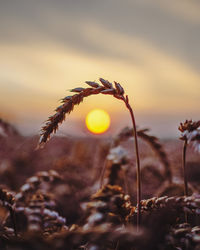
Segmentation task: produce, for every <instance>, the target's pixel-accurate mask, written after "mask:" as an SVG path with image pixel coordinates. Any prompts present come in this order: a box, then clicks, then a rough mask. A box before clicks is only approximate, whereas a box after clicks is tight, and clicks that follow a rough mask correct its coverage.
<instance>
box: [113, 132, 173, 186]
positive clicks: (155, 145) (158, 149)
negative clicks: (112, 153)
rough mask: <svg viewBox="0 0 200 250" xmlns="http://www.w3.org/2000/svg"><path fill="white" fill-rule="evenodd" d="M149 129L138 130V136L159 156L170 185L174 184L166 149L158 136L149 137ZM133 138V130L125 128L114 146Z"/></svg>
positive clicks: (117, 137)
mask: <svg viewBox="0 0 200 250" xmlns="http://www.w3.org/2000/svg"><path fill="white" fill-rule="evenodd" d="M148 132H149V129H139V130H137V136H138V137H139V138H141V139H142V140H144V141H145V142H146V143H147V144H149V146H150V147H151V148H152V150H153V151H154V152H155V154H156V155H157V157H158V159H159V160H160V162H161V163H162V165H163V166H164V170H165V173H164V176H165V178H167V179H168V181H169V183H171V182H172V172H171V168H170V164H169V160H168V157H167V154H166V153H165V151H164V148H163V146H162V144H161V143H160V142H159V139H158V138H157V137H156V136H153V135H149V134H148ZM132 136H133V134H132V129H131V128H129V127H125V128H124V129H122V131H121V132H120V133H119V134H118V135H117V136H116V138H115V141H114V146H115V147H116V146H117V145H119V144H120V142H121V141H124V140H127V139H129V138H131V137H132Z"/></svg>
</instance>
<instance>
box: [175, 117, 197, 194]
mask: <svg viewBox="0 0 200 250" xmlns="http://www.w3.org/2000/svg"><path fill="white" fill-rule="evenodd" d="M178 129H179V130H180V131H181V137H180V139H181V140H183V141H184V145H183V176H184V192H185V195H186V196H188V181H187V170H186V152H187V145H188V144H189V143H192V144H193V146H194V149H195V150H196V151H197V152H200V121H197V122H193V121H192V120H186V121H185V122H184V123H181V124H180V126H179V128H178Z"/></svg>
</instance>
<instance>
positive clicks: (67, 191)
mask: <svg viewBox="0 0 200 250" xmlns="http://www.w3.org/2000/svg"><path fill="white" fill-rule="evenodd" d="M100 82H101V85H100V84H98V83H95V82H86V83H87V84H88V85H89V86H90V88H76V89H73V90H72V92H76V93H77V94H75V95H73V96H67V97H65V98H63V100H62V102H63V104H62V105H61V106H60V107H58V108H57V109H56V114H55V115H53V116H51V117H50V118H49V119H48V121H47V123H46V125H45V126H44V127H43V128H42V134H41V138H40V142H39V146H44V144H45V143H46V142H47V140H49V137H50V135H51V133H52V132H55V131H56V130H57V129H58V125H59V124H60V123H61V122H63V120H64V118H65V114H67V113H70V112H71V111H72V110H73V107H74V106H75V105H78V104H79V103H80V102H81V101H82V100H83V98H84V97H87V96H89V95H92V94H99V93H102V94H109V95H112V96H114V97H115V98H118V99H120V100H123V101H125V104H127V105H129V104H128V97H124V90H123V88H122V87H121V85H120V84H118V83H116V82H115V83H114V84H115V85H114V87H113V85H112V83H110V82H109V81H106V80H104V79H100ZM0 128H1V130H0V131H1V132H2V133H1V134H0V145H1V150H0V156H1V159H0V181H1V187H0V249H2V250H19V249H20V250H21V249H22V250H23V249H24V250H25V249H33V250H40V249H41V250H42V249H44V250H45V249H52V250H64V249H69V250H70V249H71V250H72V249H77V250H81V249H85V250H103V249H107V250H112V249H113V250H124V249H127V250H128V249H130V250H134V249H137V250H146V249H150V250H151V249H152V250H165V249H166V250H171V249H172V250H173V249H174V250H180V249H183V250H186V249H189V250H190V249H191V250H192V249H195V250H198V249H200V194H199V191H200V190H199V189H200V188H199V178H198V176H199V177H200V168H198V167H200V166H199V161H200V157H199V154H198V152H199V145H200V143H199V134H200V132H199V131H200V130H199V129H200V121H197V122H193V121H187V120H186V122H185V123H181V124H180V127H179V130H180V131H181V139H182V140H183V142H184V147H183V153H182V152H181V151H182V150H181V144H180V142H178V141H177V142H174V141H173V142H170V141H169V142H166V143H165V144H164V146H163V145H162V144H161V142H160V141H159V140H158V139H157V138H156V137H155V136H152V135H150V134H149V130H148V129H142V130H140V129H137V131H136V129H134V131H133V128H125V129H123V130H122V131H121V132H120V133H119V134H118V135H117V136H116V137H115V138H114V139H112V143H111V142H110V140H106V139H98V140H97V139H91V138H90V139H78V138H77V139H75V138H74V139H73V138H53V139H52V140H51V141H50V142H49V143H48V145H46V147H45V148H44V149H42V150H38V151H35V150H34V149H35V145H36V142H37V140H38V138H37V137H34V138H29V139H28V140H27V138H24V137H22V136H20V134H19V133H18V132H17V130H15V129H14V128H13V127H12V126H11V125H9V124H8V123H5V122H4V121H2V120H0ZM136 136H137V137H138V139H139V148H140V160H141V173H140V174H141V177H142V199H141V201H140V203H139V204H138V199H136V197H137V195H138V192H137V188H138V185H137V184H136V177H138V175H137V170H136V166H137V164H138V162H137V161H136V163H135V160H136V158H137V154H136V155H133V154H132V148H133V146H132V147H131V145H132V142H131V141H132V140H135V138H136ZM129 139H130V140H129ZM190 144H191V145H192V147H194V149H196V151H197V152H196V153H195V152H193V149H192V147H190ZM2 145H3V146H2ZM110 145H112V146H111V147H110ZM174 147H175V148H174ZM130 148H131V151H130ZM14 149H15V150H14ZM186 149H187V151H186ZM66 152H67V153H66ZM92 156H93V157H92ZM186 156H187V159H186ZM177 159H178V160H177ZM181 159H182V162H181ZM192 166H195V167H194V168H193V167H192ZM197 166H198V167H197ZM182 167H183V170H184V178H183V177H182ZM189 167H190V169H189V170H190V174H189V175H187V173H189V171H188V172H187V171H186V170H187V168H189ZM193 169H194V172H192V171H193ZM183 179H184V181H183ZM23 183H24V184H23ZM183 183H184V184H183ZM10 190H12V191H10ZM184 192H185V193H184ZM138 213H140V214H141V216H140V223H139V225H138ZM138 226H139V227H138Z"/></svg>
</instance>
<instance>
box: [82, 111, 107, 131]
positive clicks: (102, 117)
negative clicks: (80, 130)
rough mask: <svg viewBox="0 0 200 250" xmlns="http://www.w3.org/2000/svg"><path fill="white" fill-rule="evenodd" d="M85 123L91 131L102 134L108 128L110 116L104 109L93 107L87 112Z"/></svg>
mask: <svg viewBox="0 0 200 250" xmlns="http://www.w3.org/2000/svg"><path fill="white" fill-rule="evenodd" d="M85 123H86V126H87V128H88V130H89V131H90V132H92V133H94V134H101V133H104V132H105V131H107V130H108V128H109V126H110V116H109V114H108V113H107V112H106V111H104V110H102V109H93V110H92V111H90V112H89V113H88V114H87V116H86V120H85Z"/></svg>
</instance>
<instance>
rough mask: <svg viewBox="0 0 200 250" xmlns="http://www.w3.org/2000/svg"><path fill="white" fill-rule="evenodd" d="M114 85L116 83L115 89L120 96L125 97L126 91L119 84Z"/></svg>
mask: <svg viewBox="0 0 200 250" xmlns="http://www.w3.org/2000/svg"><path fill="white" fill-rule="evenodd" d="M114 83H115V88H116V90H117V93H118V94H119V95H123V94H124V89H123V88H122V86H121V85H120V84H119V83H117V82H114Z"/></svg>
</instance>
